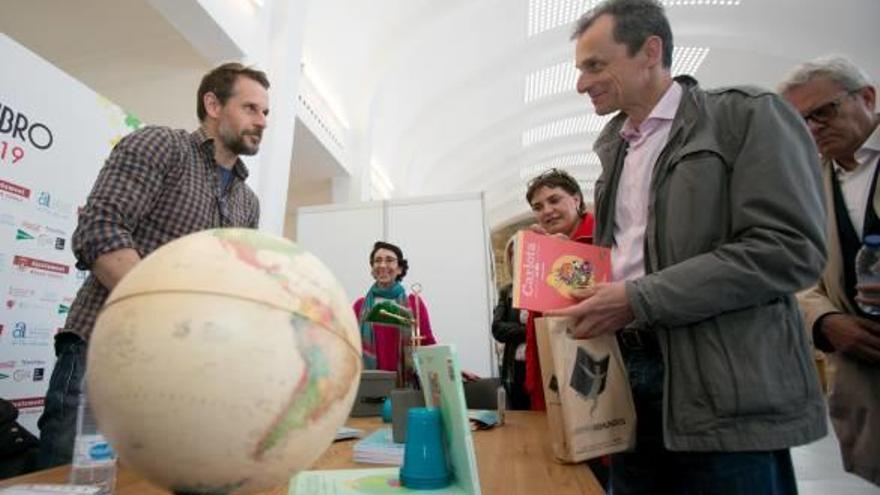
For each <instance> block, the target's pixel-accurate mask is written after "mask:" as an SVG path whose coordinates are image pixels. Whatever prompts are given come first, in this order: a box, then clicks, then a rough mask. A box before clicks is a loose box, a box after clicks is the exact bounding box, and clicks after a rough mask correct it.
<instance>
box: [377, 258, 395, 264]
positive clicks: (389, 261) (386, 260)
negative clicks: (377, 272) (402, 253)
mask: <svg viewBox="0 0 880 495" xmlns="http://www.w3.org/2000/svg"><path fill="white" fill-rule="evenodd" d="M382 263H385V264H386V265H396V264H397V258H373V264H374V265H381V264H382Z"/></svg>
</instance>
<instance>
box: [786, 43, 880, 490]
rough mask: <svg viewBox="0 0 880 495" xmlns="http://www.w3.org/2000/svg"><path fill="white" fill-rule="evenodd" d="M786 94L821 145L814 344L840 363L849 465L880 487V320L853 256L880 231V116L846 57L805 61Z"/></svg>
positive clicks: (835, 390)
mask: <svg viewBox="0 0 880 495" xmlns="http://www.w3.org/2000/svg"><path fill="white" fill-rule="evenodd" d="M780 92H781V93H782V95H783V96H785V98H786V99H788V100H789V101H790V102H791V103H792V104H793V105H794V106H795V108H796V109H797V110H798V111H799V112H800V113H801V115H802V116H803V117H804V120H805V121H806V122H807V125H808V126H809V127H810V131H811V132H812V133H813V138H815V140H816V143H817V144H818V145H819V151H821V152H822V177H823V179H824V186H825V202H826V204H827V205H828V209H829V210H830V211H829V215H828V223H827V231H828V265H827V266H826V267H825V272H824V273H823V274H822V279H821V280H820V281H819V283H818V284H817V285H816V286H815V287H813V288H811V289H810V290H808V291H804V292H803V293H801V294H800V302H801V306H802V307H803V309H804V314H805V316H806V320H807V328H808V329H809V330H810V331H811V333H812V335H813V341H814V343H815V345H816V347H817V348H818V349H820V350H822V351H825V352H827V353H829V356H831V361H832V362H833V363H834V368H835V373H834V383H833V384H832V389H831V397H829V405H830V409H831V420H832V422H833V423H834V430H835V431H836V432H837V437H838V439H839V440H840V450H841V453H842V454H843V466H844V468H846V470H847V471H851V472H854V473H856V474H858V475H859V476H862V477H863V478H865V479H867V480H868V481H871V482H872V483H874V484H875V485H878V486H880V319H878V317H876V316H871V315H868V314H866V313H865V312H864V311H862V310H861V309H860V308H859V307H858V305H857V304H856V298H857V295H856V288H857V287H856V273H855V257H856V253H857V252H858V250H859V247H860V246H861V244H862V242H861V240H862V239H863V238H864V237H865V236H866V235H869V234H880V194H878V193H877V174H878V170H880V165H878V162H880V115H878V114H877V113H876V112H877V108H876V102H877V93H876V90H875V89H874V87H873V86H872V85H871V83H870V80H869V79H868V77H867V76H866V75H865V73H864V72H863V71H862V70H861V69H859V68H858V67H857V66H856V65H855V64H853V63H852V62H850V61H849V60H847V59H844V58H841V57H827V58H820V59H816V60H813V61H810V62H806V63H804V64H802V65H800V66H799V67H797V68H796V69H795V70H794V71H792V73H791V74H790V75H789V76H788V78H786V80H785V81H784V82H783V83H782V85H781V86H780Z"/></svg>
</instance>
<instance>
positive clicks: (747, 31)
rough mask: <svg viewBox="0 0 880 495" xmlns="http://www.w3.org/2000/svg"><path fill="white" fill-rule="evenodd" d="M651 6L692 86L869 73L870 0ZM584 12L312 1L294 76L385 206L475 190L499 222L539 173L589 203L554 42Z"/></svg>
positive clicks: (551, 4)
mask: <svg viewBox="0 0 880 495" xmlns="http://www.w3.org/2000/svg"><path fill="white" fill-rule="evenodd" d="M664 3H665V4H666V5H667V13H668V15H669V18H670V21H671V23H672V28H673V33H674V36H675V45H676V47H677V51H676V56H675V59H676V60H675V62H676V64H675V66H674V67H673V70H674V71H675V72H678V71H685V72H689V73H690V72H691V71H693V67H694V65H693V64H694V63H696V62H700V61H702V63H701V64H699V65H697V66H696V72H694V75H695V76H696V77H697V78H698V79H699V80H700V81H701V84H703V85H704V86H719V85H729V84H741V83H747V84H758V85H762V86H766V87H774V86H775V84H776V83H777V82H778V80H779V79H780V78H782V77H783V76H784V74H785V73H786V72H787V71H788V70H789V69H790V68H791V67H792V66H794V65H795V64H797V63H798V62H800V61H802V60H806V59H809V58H813V57H815V56H818V55H822V54H828V53H841V54H845V55H847V56H850V57H851V58H853V59H854V60H855V61H856V62H857V63H859V64H860V65H862V66H863V67H865V68H866V70H868V72H869V74H870V75H872V76H873V77H874V78H875V79H877V78H878V76H880V57H878V56H877V53H876V49H877V47H878V46H880V31H878V30H877V25H876V21H877V19H880V1H878V0H835V1H829V0H665V1H664ZM592 4H593V2H592V1H591V0H443V1H437V0H435V1H428V0H370V1H369V2H364V1H363V0H315V1H312V2H311V3H310V5H309V12H308V15H307V22H306V33H305V40H304V64H305V65H306V67H307V70H308V71H309V72H310V73H311V74H314V76H315V79H320V81H321V85H322V88H321V89H322V91H323V92H324V94H325V95H327V96H328V99H331V100H333V102H334V105H333V107H334V109H335V111H337V112H338V113H341V114H344V116H343V118H344V120H345V121H346V122H347V123H348V124H349V126H350V129H349V131H350V135H351V136H352V139H353V140H359V141H360V144H358V145H356V146H358V149H359V150H360V151H361V153H360V155H359V157H356V158H354V159H359V160H361V161H364V162H368V163H372V164H375V165H377V166H378V167H380V168H382V169H383V170H384V172H386V174H387V175H388V176H389V177H390V179H391V181H392V183H393V184H394V185H395V195H398V194H402V195H406V196H410V195H425V194H443V193H452V192H463V191H480V190H482V191H486V197H487V203H488V208H489V217H490V222H492V223H493V224H498V223H503V222H505V221H506V220H508V219H510V218H512V217H515V216H517V215H521V214H522V213H523V212H524V211H525V210H526V209H527V208H526V204H525V200H524V199H523V191H524V183H525V182H526V181H527V180H528V178H529V177H531V176H532V175H534V174H535V173H537V172H538V171H540V170H541V169H543V168H547V167H549V166H562V167H567V169H568V170H569V171H571V172H572V173H573V174H574V175H575V176H576V177H578V178H579V179H580V180H581V181H582V182H583V184H584V186H585V188H586V189H587V191H586V192H587V194H588V196H589V195H590V190H591V187H592V180H593V179H594V178H595V177H596V175H597V174H598V164H597V163H596V162H595V159H594V157H593V156H592V155H591V143H592V140H593V138H594V137H595V131H596V130H597V129H598V128H599V127H601V124H602V123H603V122H604V119H602V118H598V117H596V116H595V115H593V114H592V108H591V106H590V103H589V101H588V100H587V99H586V98H585V97H582V96H580V95H578V94H577V93H576V92H575V91H574V77H575V73H574V70H573V68H572V67H573V48H574V47H573V44H572V42H570V41H569V40H568V36H569V33H570V30H571V21H572V20H573V19H575V18H576V17H577V15H578V14H579V13H581V12H583V11H585V10H587V9H588V8H589V6H591V5H592ZM688 63H689V64H690V65H688ZM679 64H684V65H685V67H679ZM365 148H366V151H364V149H365Z"/></svg>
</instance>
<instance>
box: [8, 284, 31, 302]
mask: <svg viewBox="0 0 880 495" xmlns="http://www.w3.org/2000/svg"><path fill="white" fill-rule="evenodd" d="M6 293H7V294H9V296H10V297H14V298H16V299H30V298H32V297H34V296H35V295H36V293H37V291H36V290H34V289H31V288H29V287H17V286H14V285H10V286H9V290H8V291H7V292H6Z"/></svg>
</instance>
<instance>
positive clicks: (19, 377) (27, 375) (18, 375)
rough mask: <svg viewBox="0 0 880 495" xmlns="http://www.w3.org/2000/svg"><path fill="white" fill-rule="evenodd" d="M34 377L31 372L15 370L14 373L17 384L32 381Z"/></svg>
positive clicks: (13, 377) (13, 376)
mask: <svg viewBox="0 0 880 495" xmlns="http://www.w3.org/2000/svg"><path fill="white" fill-rule="evenodd" d="M33 376H34V374H33V371H31V370H15V371H13V372H12V379H13V380H15V381H17V382H23V381H26V380H27V381H30V379H31V378H32V377H33Z"/></svg>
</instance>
